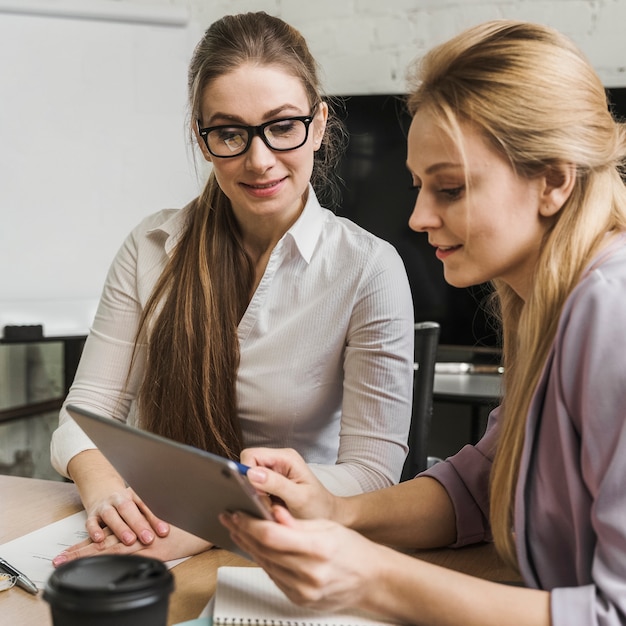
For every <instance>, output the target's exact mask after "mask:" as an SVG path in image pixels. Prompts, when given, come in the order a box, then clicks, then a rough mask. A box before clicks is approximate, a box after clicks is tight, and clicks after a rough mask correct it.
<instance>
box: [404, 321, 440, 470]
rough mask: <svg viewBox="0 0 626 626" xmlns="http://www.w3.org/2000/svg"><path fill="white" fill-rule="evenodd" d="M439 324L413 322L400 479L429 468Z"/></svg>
mask: <svg viewBox="0 0 626 626" xmlns="http://www.w3.org/2000/svg"><path fill="white" fill-rule="evenodd" d="M439 330H440V327H439V324H438V323H437V322H418V323H416V324H415V366H414V367H415V378H414V380H413V411H412V413H411V430H410V432H409V441H408V444H409V453H408V455H407V457H406V460H405V462H404V468H403V470H402V477H401V479H400V480H408V479H410V478H413V477H414V476H415V475H416V474H418V473H419V472H422V471H423V470H425V469H426V468H427V467H428V453H427V450H426V448H427V445H428V435H429V432H430V421H431V419H432V415H433V386H434V383H435V363H436V361H437V347H438V345H439Z"/></svg>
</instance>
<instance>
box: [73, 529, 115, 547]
mask: <svg viewBox="0 0 626 626" xmlns="http://www.w3.org/2000/svg"><path fill="white" fill-rule="evenodd" d="M100 530H101V531H102V540H101V541H103V540H104V539H105V538H106V537H108V536H109V535H110V534H111V531H110V530H109V529H108V528H101V529H100ZM101 541H96V542H94V541H93V540H92V539H91V537H87V539H83V540H82V541H78V542H77V543H75V544H74V545H72V546H68V547H67V548H66V549H65V551H66V552H71V551H73V550H78V549H79V548H83V547H84V546H88V545H90V544H92V543H101Z"/></svg>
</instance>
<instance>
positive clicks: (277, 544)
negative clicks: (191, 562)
mask: <svg viewBox="0 0 626 626" xmlns="http://www.w3.org/2000/svg"><path fill="white" fill-rule="evenodd" d="M274 515H275V519H276V521H275V522H269V521H264V520H258V519H256V518H252V517H250V516H248V515H246V514H244V513H233V514H223V515H222V516H221V517H220V519H221V521H222V523H223V524H224V526H226V528H228V530H229V531H230V534H231V537H232V539H233V540H234V541H235V543H237V545H238V546H239V547H240V548H242V549H243V550H245V551H246V552H247V553H248V554H249V555H250V556H251V557H252V558H253V559H254V560H255V561H256V563H257V564H259V565H260V566H261V567H262V568H263V569H264V570H265V571H266V572H267V573H268V574H269V575H270V577H271V578H272V579H273V580H274V582H275V583H276V584H277V585H278V587H280V588H281V589H282V590H283V592H284V593H285V594H286V595H287V596H288V597H289V598H290V599H291V600H292V602H295V603H296V604H301V605H304V606H311V607H314V608H316V609H325V610H337V609H341V608H344V607H356V606H360V607H365V605H366V599H367V597H368V595H369V594H370V590H371V589H372V588H375V585H376V582H375V577H376V570H377V568H376V563H379V562H381V560H384V557H382V559H381V555H379V554H378V552H380V550H381V549H382V550H384V549H385V548H383V547H382V546H379V545H377V544H375V543H373V542H371V541H369V540H367V539H365V538H364V537H363V536H361V535H360V534H358V533H356V532H354V531H352V530H348V529H346V528H345V527H344V526H341V525H340V524H337V523H335V522H332V521H329V520H322V519H317V520H298V519H295V518H294V517H293V516H292V515H291V514H290V513H289V512H288V511H287V510H286V509H285V508H284V507H281V506H275V507H274ZM276 522H278V523H276Z"/></svg>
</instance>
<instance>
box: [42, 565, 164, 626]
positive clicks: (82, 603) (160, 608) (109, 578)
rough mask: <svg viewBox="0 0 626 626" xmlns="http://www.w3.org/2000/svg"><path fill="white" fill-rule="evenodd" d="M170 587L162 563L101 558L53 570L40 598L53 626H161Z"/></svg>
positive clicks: (162, 625)
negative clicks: (46, 607)
mask: <svg viewBox="0 0 626 626" xmlns="http://www.w3.org/2000/svg"><path fill="white" fill-rule="evenodd" d="M173 588H174V579H173V577H172V574H171V573H170V571H169V570H168V569H167V567H166V566H165V565H164V564H163V563H162V562H161V561H158V560H156V559H150V558H146V557H142V556H131V555H102V556H93V557H85V558H82V559H77V560H76V561H70V562H69V563H65V564H63V565H61V566H60V567H58V568H57V569H56V570H55V571H54V572H53V573H52V575H51V576H50V578H49V579H48V581H47V583H46V587H45V589H44V592H43V597H44V600H46V602H48V604H49V605H50V610H51V613H52V623H53V624H54V626H85V624H89V626H112V625H113V624H114V625H115V626H166V624H167V611H168V606H169V596H170V593H171V592H172V590H173Z"/></svg>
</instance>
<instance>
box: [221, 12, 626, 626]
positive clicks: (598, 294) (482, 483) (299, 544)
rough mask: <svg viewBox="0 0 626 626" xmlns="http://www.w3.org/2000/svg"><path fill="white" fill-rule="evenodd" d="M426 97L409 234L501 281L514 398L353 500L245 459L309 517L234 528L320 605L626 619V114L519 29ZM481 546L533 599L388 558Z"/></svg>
mask: <svg viewBox="0 0 626 626" xmlns="http://www.w3.org/2000/svg"><path fill="white" fill-rule="evenodd" d="M408 105H409V109H410V112H411V114H412V116H413V118H412V122H411V126H410V129H409V133H408V151H407V166H408V170H409V173H410V176H411V178H412V180H413V184H414V186H415V188H416V191H417V198H416V201H415V207H414V210H413V213H412V215H411V217H410V220H409V225H410V227H411V228H413V229H414V230H416V231H423V232H426V233H428V238H429V241H430V243H431V244H432V245H433V247H434V250H433V253H434V254H436V256H437V258H438V259H439V260H440V261H441V262H442V264H443V271H444V275H445V278H446V280H447V281H448V282H449V283H451V284H452V285H455V286H458V287H463V286H468V285H472V284H480V283H482V282H484V281H486V280H491V281H493V282H494V287H495V295H496V298H497V303H498V304H499V311H500V315H501V320H502V330H503V354H504V365H505V373H504V376H505V379H504V398H503V402H502V404H501V405H500V407H498V408H497V409H496V410H495V411H494V412H493V413H492V414H491V416H490V420H489V424H488V426H487V431H486V433H485V435H484V437H483V438H482V440H481V441H480V442H478V443H477V444H476V446H466V447H464V448H463V449H462V450H461V451H460V452H458V453H457V454H456V455H454V456H453V457H450V458H449V459H447V460H446V461H444V462H442V463H438V464H436V465H435V466H434V467H432V468H431V469H429V470H427V471H426V472H424V473H422V474H420V475H419V476H417V477H415V478H414V479H413V480H409V481H405V482H403V483H401V484H399V485H394V486H392V487H389V488H387V489H382V490H379V491H375V492H370V493H366V494H360V495H357V496H352V497H349V498H338V497H336V496H332V495H331V494H329V493H328V492H327V491H326V490H324V489H323V487H322V486H321V485H320V484H319V482H317V481H316V480H315V477H313V476H312V475H311V474H310V472H309V471H308V470H307V468H306V466H305V465H304V464H302V463H301V462H300V461H299V460H298V457H297V455H296V454H295V453H294V452H293V451H291V452H284V451H283V452H279V451H276V450H268V449H264V450H250V451H244V452H243V454H242V462H243V463H246V464H248V465H251V466H256V465H258V466H260V467H251V469H249V470H248V474H247V475H248V478H249V479H250V481H251V482H252V484H254V485H255V487H257V489H259V490H261V491H262V492H263V493H265V494H267V493H270V494H272V495H274V496H277V497H279V498H281V499H282V501H283V502H285V503H286V504H287V506H288V507H289V511H287V509H285V508H283V507H278V506H277V507H275V517H276V520H277V521H278V522H279V523H275V522H262V521H259V520H253V519H251V518H249V517H247V516H245V515H244V514H239V513H237V514H234V515H233V516H232V517H230V518H229V517H228V516H225V517H224V522H225V523H226V524H227V526H228V528H229V529H230V530H231V534H232V536H233V538H234V539H235V540H236V541H237V542H238V543H239V545H240V546H241V547H242V548H243V549H244V550H246V551H247V552H248V553H249V554H251V555H252V556H253V557H254V558H255V560H256V561H257V562H258V563H259V564H260V565H262V566H263V567H265V568H266V569H267V571H268V573H269V574H270V576H271V577H272V578H273V579H274V580H275V582H276V583H277V584H278V585H279V587H281V588H282V589H283V590H284V591H285V592H286V593H287V595H288V596H289V597H290V598H292V599H293V600H295V601H297V602H300V603H305V604H307V605H309V606H311V607H315V608H317V609H320V610H325V611H331V610H333V609H339V608H342V607H347V606H350V607H359V608H360V609H369V610H371V611H372V612H375V613H377V614H379V615H382V616H383V617H384V619H387V620H393V621H394V622H397V623H400V624H424V625H428V626H434V625H437V626H453V625H455V626H456V625H459V624H464V625H468V626H469V625H477V626H506V625H512V624H514V625H515V626H550V625H551V626H591V625H594V626H624V624H626V514H625V512H626V481H625V480H624V477H625V476H626V367H624V365H625V360H626V330H625V329H624V312H625V310H626V186H625V185H624V180H623V179H622V178H621V174H622V173H623V172H624V166H625V165H626V123H625V122H624V121H623V120H616V119H613V117H612V115H611V111H610V106H609V103H608V102H607V97H606V93H605V89H604V87H603V85H602V82H601V80H600V78H599V77H598V75H597V74H596V72H595V71H594V70H593V68H592V66H591V65H590V64H589V62H588V61H587V60H586V59H585V58H584V56H583V55H582V54H581V53H580V52H579V51H578V50H577V48H576V47H575V46H574V45H573V43H572V42H571V41H570V40H569V39H568V38H566V37H564V36H563V35H561V34H560V33H558V32H556V31H554V30H552V29H550V28H548V27H545V26H541V25H536V24H529V23H525V22H515V21H495V22H489V23H486V24H482V25H479V26H476V27H474V28H471V29H469V30H467V31H465V32H463V33H461V34H460V35H458V36H456V37H454V38H453V39H451V40H450V41H448V42H446V43H444V44H442V45H440V46H438V47H436V48H435V49H434V50H432V51H431V52H430V53H429V54H427V55H426V57H425V58H423V59H422V60H421V62H420V64H419V66H418V74H417V75H416V83H415V87H414V89H413V90H411V93H410V94H409V98H408ZM263 466H265V467H263ZM272 470H277V471H272ZM295 517H300V518H317V519H295ZM323 518H326V519H323ZM328 518H330V519H331V520H333V521H329V519H328ZM338 522H339V523H338ZM346 526H347V527H348V528H349V529H350V530H348V528H346ZM355 531H357V532H355ZM366 537H367V538H366ZM368 539H369V540H368ZM372 540H373V541H372ZM482 541H494V543H495V546H496V548H497V550H498V552H499V553H500V554H501V555H502V557H503V558H504V559H506V561H507V562H508V563H509V564H510V565H512V566H513V567H515V568H517V569H518V571H519V572H520V574H521V576H522V578H523V581H524V583H525V586H526V588H520V587H519V586H514V585H505V584H498V583H495V582H491V581H487V580H481V579H478V578H473V577H471V576H467V575H465V574H462V573H459V572H455V571H451V570H447V569H444V568H442V567H438V566H436V565H433V564H430V563H427V562H424V561H421V560H420V559H418V558H414V557H413V556H410V555H407V554H404V553H403V552H402V551H398V550H392V549H390V548H389V547H388V546H397V547H399V548H403V549H405V550H406V549H409V548H434V547H439V546H455V547H460V546H464V545H468V544H472V543H479V542H482ZM375 542H377V543H375Z"/></svg>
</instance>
